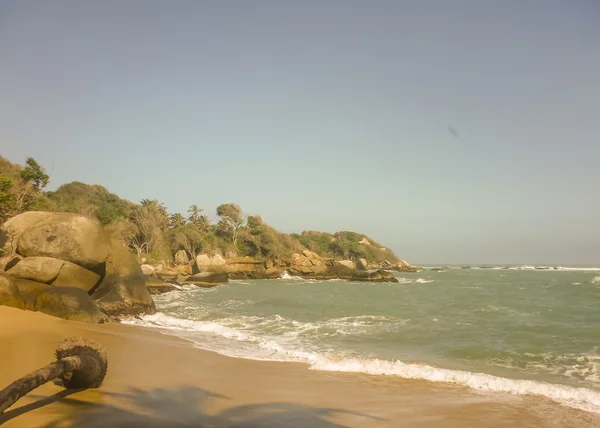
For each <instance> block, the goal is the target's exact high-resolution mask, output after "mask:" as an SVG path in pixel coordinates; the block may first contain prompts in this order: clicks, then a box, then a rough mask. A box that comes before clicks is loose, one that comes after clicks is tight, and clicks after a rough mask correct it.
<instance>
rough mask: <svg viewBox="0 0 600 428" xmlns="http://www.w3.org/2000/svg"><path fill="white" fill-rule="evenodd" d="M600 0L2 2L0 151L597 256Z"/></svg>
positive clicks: (463, 257)
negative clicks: (599, 0) (599, 23)
mask: <svg viewBox="0 0 600 428" xmlns="http://www.w3.org/2000/svg"><path fill="white" fill-rule="evenodd" d="M599 21H600V2H598V1H596V0H572V1H568V2H567V1H562V0H504V1H488V0H477V1H476V0H452V1H447V0H437V1H432V0H415V1H402V0H391V1H386V0H375V1H366V0H364V1H354V0H326V1H323V0H318V1H317V0H303V1H287V0H276V1H275V0H274V1H263V0H252V1H241V0H238V1H233V0H223V1H200V0H197V1H185V0H175V1H166V0H165V1H152V0H123V1H121V0H119V1H117V0H105V1H95V2H91V1H86V2H81V1H77V0H72V1H61V0H47V1H43V2H42V1H33V0H3V1H2V2H0V155H2V156H4V157H6V158H8V159H9V160H11V161H13V162H18V163H23V162H24V160H25V158H26V157H27V156H33V157H34V158H36V159H37V160H38V161H39V162H40V163H42V164H43V165H45V167H46V169H47V170H48V172H49V173H50V175H51V185H50V186H49V188H50V189H55V188H56V187H58V186H60V185H61V184H64V183H68V182H71V181H82V182H85V183H90V184H96V183H97V184H102V185H104V186H105V187H106V188H107V189H109V190H110V191H112V192H114V193H117V194H118V195H120V196H121V197H124V198H126V199H129V200H131V201H139V200H141V199H144V198H147V199H158V200H160V201H162V202H163V203H164V204H165V205H166V206H167V207H168V209H169V211H171V212H185V211H186V210H187V207H189V206H190V205H192V204H197V205H199V206H200V207H202V208H204V209H205V210H206V211H207V212H209V213H211V214H213V213H214V210H215V208H216V206H217V205H219V204H221V203H226V202H235V203H237V204H239V205H240V206H241V207H242V209H243V210H244V211H245V212H246V213H248V214H260V215H262V216H263V218H264V219H265V221H267V222H268V223H269V224H271V225H273V226H274V227H276V228H277V229H279V230H281V231H283V232H288V233H289V232H300V231H302V230H323V231H328V232H335V231H338V230H353V231H357V232H361V233H366V234H367V235H369V236H371V237H372V238H374V239H376V240H378V241H379V242H380V243H382V244H384V245H386V246H389V247H391V248H392V249H393V250H394V251H395V252H396V253H397V255H398V256H400V257H401V258H404V259H407V260H408V261H410V262H413V263H417V264H449V263H466V264H469V263H472V264H476V263H479V264H480V263H484V264H486V263H490V264H492V263H498V264H502V263H523V264H600V224H599V221H598V219H599V214H600V192H599V191H598V185H599V183H600V121H599V116H600V25H598V22H599Z"/></svg>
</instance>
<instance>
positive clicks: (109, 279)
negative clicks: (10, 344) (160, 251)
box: [0, 211, 156, 323]
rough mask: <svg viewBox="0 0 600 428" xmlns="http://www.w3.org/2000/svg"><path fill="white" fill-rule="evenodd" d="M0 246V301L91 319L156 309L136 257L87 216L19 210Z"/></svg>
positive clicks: (5, 228) (0, 236)
mask: <svg viewBox="0 0 600 428" xmlns="http://www.w3.org/2000/svg"><path fill="white" fill-rule="evenodd" d="M0 251H1V252H0V256H1V257H0V305H9V306H14V307H18V308H22V309H28V310H35V311H41V312H45V313H47V314H50V315H53V316H57V317H60V318H65V319H71V320H78V321H86V322H94V323H98V322H104V321H106V320H107V319H108V317H109V316H113V317H114V316H119V315H138V314H142V313H154V312H155V311H156V309H155V306H154V302H153V300H152V297H151V296H150V293H149V292H148V289H147V288H146V276H145V275H144V274H143V272H142V270H141V269H140V266H139V263H138V261H137V259H136V257H135V256H134V255H132V254H131V253H130V252H129V251H128V249H127V248H125V247H124V246H123V245H122V244H121V243H120V242H119V241H117V240H115V239H114V238H112V237H111V236H110V235H109V234H108V232H106V231H105V230H104V229H103V228H102V227H101V226H100V225H99V224H98V223H97V222H96V221H95V220H92V219H90V218H88V217H84V216H81V215H77V214H71V213H49V212H40V211H30V212H26V213H23V214H20V215H18V216H15V217H13V218H11V219H10V220H8V221H7V222H6V223H5V224H4V226H3V228H2V229H0Z"/></svg>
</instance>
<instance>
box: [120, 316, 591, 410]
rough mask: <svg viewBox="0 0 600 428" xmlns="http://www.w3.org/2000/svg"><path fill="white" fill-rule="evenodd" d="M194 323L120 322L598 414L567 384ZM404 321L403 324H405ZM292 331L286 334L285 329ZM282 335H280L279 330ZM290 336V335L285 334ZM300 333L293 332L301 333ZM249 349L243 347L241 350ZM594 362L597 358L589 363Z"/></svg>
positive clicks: (247, 353)
mask: <svg viewBox="0 0 600 428" xmlns="http://www.w3.org/2000/svg"><path fill="white" fill-rule="evenodd" d="M271 318H272V319H265V318H262V317H246V319H243V317H242V319H238V320H237V321H236V322H238V324H239V325H240V326H241V327H243V326H245V325H247V324H248V323H250V324H253V325H254V326H256V323H272V324H273V325H275V324H282V323H283V324H285V323H286V322H290V323H292V324H294V323H295V326H294V327H295V328H296V329H298V328H299V327H301V328H300V330H302V328H304V329H305V331H306V329H309V328H315V327H318V325H317V324H318V323H300V322H298V321H292V320H286V319H285V318H282V317H278V316H276V317H271ZM222 321H223V320H221V321H220V322H218V323H217V322H210V321H194V320H188V319H180V318H176V317H172V316H169V315H165V314H162V313H156V314H154V315H146V316H143V317H142V319H141V320H139V319H135V318H132V319H128V320H124V321H123V322H124V323H126V324H135V325H141V326H145V327H153V328H159V329H161V330H162V331H163V332H171V333H172V334H176V335H181V334H180V333H181V332H187V333H191V334H189V335H182V337H184V338H187V339H189V340H191V341H193V342H194V343H195V344H196V345H197V346H199V347H201V348H204V349H208V350H212V351H216V352H219V353H222V354H224V355H229V356H232V357H241V358H246V359H257V360H271V361H296V362H304V363H307V364H308V365H309V367H310V369H312V370H323V371H339V372H356V373H367V374H371V375H386V376H398V377H401V378H405V379H421V380H427V381H432V382H446V383H454V384H458V385H463V386H467V387H469V388H473V389H477V390H484V391H493V392H504V393H509V394H515V395H538V396H543V397H546V398H549V399H551V400H554V401H556V402H558V403H561V404H563V405H566V406H570V407H574V408H578V409H582V410H586V411H590V412H596V413H600V393H599V392H596V391H593V390H591V389H588V388H575V387H571V386H566V385H555V384H549V383H544V382H537V381H532V380H524V379H508V378H502V377H498V376H493V375H489V374H485V373H473V372H469V371H461V370H450V369H444V368H438V367H433V366H430V365H427V364H420V363H405V362H403V361H399V360H398V361H387V360H379V359H368V358H356V357H349V356H348V355H343V354H339V353H336V352H333V351H329V352H323V351H321V352H315V351H313V350H310V349H309V350H305V349H298V348H297V347H298V340H297V337H296V338H288V339H290V340H289V343H288V344H282V343H280V342H281V340H282V338H281V337H278V338H277V339H278V340H275V338H274V337H268V336H263V335H260V334H255V333H253V332H247V331H242V330H240V329H238V328H233V327H231V326H228V325H223V324H222V323H221V322H222ZM327 322H328V323H329V325H330V326H334V325H335V324H338V326H339V325H344V326H357V325H359V326H360V325H370V324H371V323H392V324H393V323H397V322H398V320H397V319H391V318H390V317H384V316H356V317H343V318H335V319H331V320H328V321H327ZM404 322H408V320H404ZM290 331H291V330H290ZM194 333H196V334H197V333H207V334H210V335H211V337H214V336H216V337H220V338H223V339H227V340H235V341H236V342H241V345H242V346H238V345H236V346H231V344H229V345H225V346H217V345H215V343H216V342H217V341H215V340H210V339H209V338H203V337H198V336H196V335H195V334H194ZM279 333H280V334H281V331H280V332H279ZM288 333H289V332H288ZM301 333H302V332H301V331H300V332H299V333H298V334H299V335H300V334H301ZM246 345H248V346H246ZM594 361H596V360H594Z"/></svg>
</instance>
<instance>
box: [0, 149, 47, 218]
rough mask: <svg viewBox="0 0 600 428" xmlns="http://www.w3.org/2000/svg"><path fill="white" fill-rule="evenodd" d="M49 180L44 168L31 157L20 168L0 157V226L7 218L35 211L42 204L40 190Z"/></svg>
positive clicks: (41, 192)
mask: <svg viewBox="0 0 600 428" xmlns="http://www.w3.org/2000/svg"><path fill="white" fill-rule="evenodd" d="M49 179H50V178H49V177H48V174H46V172H45V171H44V168H43V167H42V166H40V165H39V164H38V163H37V162H36V160H35V159H33V158H31V157H29V158H27V160H26V161H25V166H24V167H22V166H20V165H15V164H13V163H11V162H9V161H8V160H6V159H4V158H3V157H1V156H0V224H1V223H2V222H4V221H5V220H6V219H7V218H9V217H12V216H14V215H17V214H19V213H22V212H24V211H28V210H31V209H35V208H36V207H37V206H38V205H39V204H40V203H41V202H43V200H44V199H45V195H44V192H43V191H42V189H43V188H44V187H46V185H47V184H48V181H49Z"/></svg>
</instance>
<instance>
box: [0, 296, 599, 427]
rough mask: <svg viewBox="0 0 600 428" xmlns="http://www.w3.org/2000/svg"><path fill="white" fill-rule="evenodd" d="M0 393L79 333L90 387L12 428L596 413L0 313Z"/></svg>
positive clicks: (513, 422) (49, 391) (49, 394)
mask: <svg viewBox="0 0 600 428" xmlns="http://www.w3.org/2000/svg"><path fill="white" fill-rule="evenodd" d="M0 325H2V327H3V328H2V330H1V331H0V344H2V346H1V348H2V350H3V351H2V352H1V353H0V364H1V365H2V367H3V369H2V370H1V371H0V386H1V387H2V388H3V387H5V386H6V385H8V384H9V383H10V382H12V381H13V380H15V379H17V378H18V377H20V376H22V375H24V374H26V373H28V372H29V371H31V370H34V369H36V368H38V367H41V366H43V365H45V364H47V363H49V362H50V361H52V359H53V351H54V347H55V346H56V343H57V342H58V341H59V340H61V339H63V338H64V337H67V336H72V335H83V336H85V337H88V338H91V339H94V340H96V341H98V342H101V343H103V344H105V345H106V346H107V350H108V360H109V369H108V375H107V377H106V379H105V383H104V384H103V385H102V386H101V387H100V388H99V389H97V390H87V391H79V392H73V391H65V390H64V389H63V388H61V387H58V386H56V385H54V384H52V383H50V384H47V385H44V386H42V387H41V388H39V389H37V390H35V391H33V392H32V393H31V394H29V395H28V396H26V397H24V398H22V399H21V400H19V401H18V402H17V403H16V404H15V405H14V406H13V407H12V408H10V409H9V410H7V412H6V413H5V414H4V415H2V416H0V424H1V423H3V422H4V425H3V426H6V427H20V426H30V427H36V426H49V427H50V426H51V427H69V426H86V427H88V426H89V427H95V426H115V427H118V426H129V427H131V426H140V427H142V426H143V427H147V426H151V427H162V426H165V427H166V426H214V427H220V426H223V427H225V426H239V427H243V426H248V427H250V426H252V427H263V426H264V427H272V426H275V427H276V426H287V427H311V426H315V427H335V426H348V427H371V426H374V427H399V426H410V427H424V428H426V427H437V426H440V427H441V426H443V427H445V428H451V427H465V426H477V427H509V426H510V427H513V426H519V427H534V426H535V427H539V426H543V427H545V426H548V427H571V426H572V427H590V428H591V427H593V426H598V424H600V415H598V414H594V413H589V412H585V411H581V410H576V409H572V408H568V407H565V406H561V405H559V404H557V403H554V402H552V401H550V400H548V399H543V398H540V397H534V396H513V395H509V394H503V393H487V392H482V391H473V390H469V389H468V388H466V387H462V386H458V385H452V384H442V383H434V382H428V381H422V380H410V379H397V378H390V377H388V376H373V375H368V374H360V373H341V372H326V371H315V370H309V368H308V366H307V365H306V364H304V363H290V362H272V361H257V360H249V359H244V358H234V357H227V356H224V355H221V354H218V353H216V352H213V351H208V350H203V349H199V348H198V347H196V346H194V345H193V342H190V341H188V340H185V339H182V338H178V337H175V336H173V335H170V334H163V333H161V332H158V331H152V330H151V329H150V328H140V326H131V325H124V324H113V323H109V324H103V325H91V324H84V323H79V322H74V321H65V320H62V319H58V318H53V317H50V316H47V315H44V314H41V313H38V312H26V311H21V310H18V309H13V308H9V307H0Z"/></svg>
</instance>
